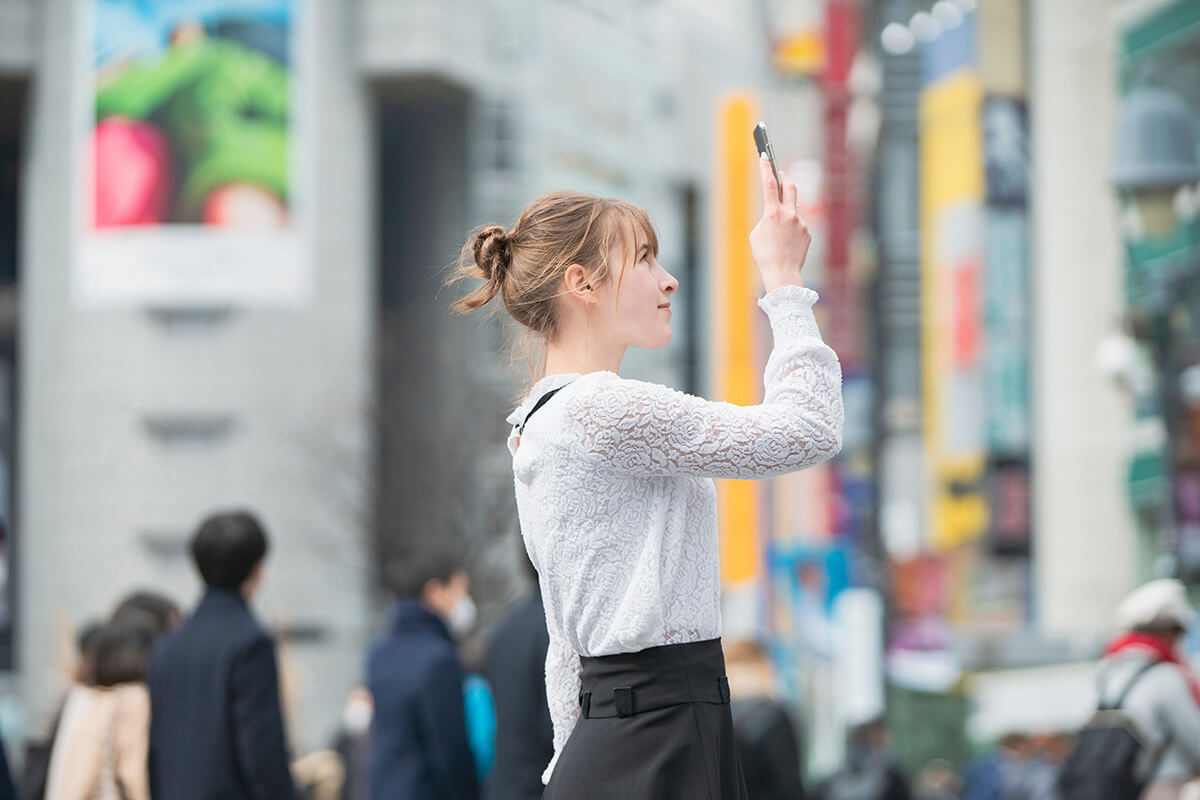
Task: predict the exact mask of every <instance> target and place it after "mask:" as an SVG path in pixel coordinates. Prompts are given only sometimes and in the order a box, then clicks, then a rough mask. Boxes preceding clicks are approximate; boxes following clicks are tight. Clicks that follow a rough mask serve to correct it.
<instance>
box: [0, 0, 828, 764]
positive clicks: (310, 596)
mask: <svg viewBox="0 0 1200 800" xmlns="http://www.w3.org/2000/svg"><path fill="white" fill-rule="evenodd" d="M93 6H94V4H93V3H91V2H87V0H0V217H2V218H0V258H3V257H4V256H5V255H9V259H8V262H6V263H3V264H0V512H6V513H4V516H6V517H8V518H9V519H10V524H11V534H10V536H9V539H8V540H7V542H6V544H7V545H8V551H7V552H8V553H10V554H11V564H10V565H9V567H8V572H7V574H8V584H7V592H8V594H7V597H6V600H7V601H8V610H9V611H10V612H11V613H10V614H9V615H8V618H7V622H8V627H7V637H4V635H3V633H4V630H5V629H4V628H3V627H0V639H3V640H4V641H3V642H2V643H0V659H3V658H5V657H7V661H5V662H4V663H0V667H5V668H7V670H8V671H7V672H5V673H4V675H5V680H4V682H3V683H2V684H0V687H2V691H3V693H4V696H5V698H6V699H5V700H4V701H3V702H4V705H0V716H3V717H4V719H3V720H2V721H0V724H2V727H3V728H4V730H5V734H6V736H16V737H20V736H21V735H22V734H24V733H27V732H30V731H36V730H37V729H39V727H40V720H41V717H42V715H43V714H44V712H46V711H47V710H49V709H50V708H51V707H52V703H53V700H54V698H55V696H56V693H57V692H58V691H59V689H60V688H61V686H62V684H63V680H64V677H65V672H64V670H65V669H66V668H67V666H69V664H70V662H71V661H72V657H73V653H72V649H73V644H72V638H71V633H72V631H73V630H74V627H75V626H76V625H77V624H78V623H80V622H82V621H84V620H87V619H90V618H95V617H96V616H98V615H100V614H102V613H103V611H104V610H105V609H107V608H109V607H110V606H111V604H112V603H113V601H114V600H115V599H116V598H117V597H119V596H120V595H121V594H122V593H123V592H125V591H126V590H128V589H129V588H132V587H138V586H146V587H152V588H157V589H160V590H163V591H165V592H167V593H168V594H170V595H171V596H172V597H174V598H175V599H176V600H178V601H179V602H180V603H181V604H184V605H190V604H191V603H192V602H194V599H195V597H196V595H197V591H198V586H197V583H196V580H195V578H194V576H193V573H192V568H191V565H190V563H189V559H188V557H187V553H186V547H185V544H186V540H187V537H188V535H189V534H190V532H191V530H192V529H193V527H194V525H195V524H196V523H197V522H198V520H199V519H200V518H201V517H202V515H204V514H205V513H207V512H208V511H210V510H212V509H214V508H222V507H229V506H235V505H236V506H240V505H244V506H249V507H251V508H254V509H256V510H257V511H258V512H260V514H261V515H262V517H263V519H264V520H265V522H266V524H267V526H268V527H269V530H270V532H271V534H272V536H273V547H272V553H271V555H270V559H269V562H268V574H267V581H266V585H265V589H264V592H263V595H262V597H261V599H260V600H259V601H258V608H259V610H260V612H261V615H262V616H263V617H264V618H265V619H266V620H268V621H269V623H270V624H271V625H272V626H273V627H274V628H275V629H276V630H277V632H278V633H279V634H280V641H281V643H282V663H283V665H284V672H285V691H286V693H287V697H288V700H289V713H290V716H291V721H292V729H293V732H294V736H295V739H296V744H297V747H299V748H301V749H308V748H312V747H318V746H323V745H325V744H326V743H327V742H328V740H329V737H330V736H331V735H332V734H333V732H334V729H335V726H336V723H337V720H338V716H339V710H340V708H341V704H342V701H343V698H344V696H345V692H346V691H347V690H348V689H349V688H350V687H351V686H352V685H353V684H354V683H355V682H356V681H358V680H359V677H360V664H361V656H362V650H363V647H364V645H365V643H366V641H367V640H368V638H369V637H370V635H371V634H372V633H373V632H374V631H375V630H376V629H377V627H378V625H379V623H380V620H381V614H380V612H381V610H382V609H383V608H384V599H385V595H384V593H383V591H382V584H383V577H384V573H385V571H386V566H387V564H388V562H389V560H391V559H396V558H402V557H403V554H404V553H405V552H406V551H407V549H409V548H412V547H415V546H419V544H420V541H421V539H422V537H432V536H442V535H452V536H457V537H460V538H464V539H467V540H470V541H471V542H472V543H473V544H474V553H475V556H474V558H475V563H476V564H477V566H478V569H479V572H480V574H481V575H482V576H483V580H481V581H480V582H481V585H482V588H481V590H480V591H482V592H485V593H490V595H491V596H492V597H494V598H503V597H507V596H509V595H511V592H512V590H513V580H514V579H513V577H512V575H513V571H512V568H513V565H514V564H515V563H516V558H517V556H516V555H515V552H514V541H513V539H512V534H513V531H514V527H513V525H514V523H513V522H512V521H511V515H510V514H509V513H508V512H507V510H506V509H507V508H508V506H507V505H506V504H509V503H511V499H510V497H511V488H510V485H509V482H510V481H511V475H510V472H509V469H508V465H507V462H506V454H505V452H504V450H503V437H504V434H505V431H504V426H503V416H504V415H505V414H506V412H507V409H508V405H509V403H510V402H511V400H512V397H513V394H514V393H515V391H516V390H517V389H518V386H519V383H520V381H521V376H520V369H519V366H518V367H517V368H515V369H510V368H509V364H508V363H507V359H505V358H504V357H503V356H502V355H501V354H502V353H503V352H504V349H503V348H504V342H505V341H506V338H507V335H508V331H507V329H506V328H505V327H504V326H502V325H499V324H496V323H494V322H491V321H487V320H478V321H477V320H470V321H461V320H455V319H453V318H452V317H450V315H449V314H448V313H447V311H446V309H447V306H448V304H449V300H450V298H451V297H452V296H453V290H444V289H442V287H441V283H442V278H443V276H444V274H445V273H444V271H443V269H444V267H445V266H446V265H447V264H449V263H450V262H451V261H452V260H453V259H454V257H455V256H456V254H457V252H458V248H459V247H460V245H461V243H462V241H463V238H464V234H465V232H466V231H467V230H468V229H469V228H470V227H472V226H473V225H475V224H478V223H481V222H485V221H487V222H491V221H500V222H506V223H511V221H512V218H513V215H514V213H515V212H516V211H517V210H518V209H519V208H520V207H521V205H523V204H524V203H525V202H526V201H527V200H528V199H529V198H530V197H531V196H533V195H534V194H536V193H538V192H540V191H543V190H546V189H550V188H561V187H569V188H574V189H580V190H584V191H593V192H597V193H603V194H612V195H619V196H621V197H623V198H626V199H629V200H632V201H634V202H638V203H640V204H643V205H645V206H646V207H647V208H648V209H649V210H650V212H651V215H652V217H653V218H654V219H655V221H656V223H657V225H658V227H659V234H660V240H661V242H662V251H663V259H662V260H663V263H664V264H666V265H668V266H669V267H671V268H673V269H674V270H675V271H676V273H677V274H678V275H679V277H680V279H681V281H682V282H683V284H684V286H685V287H686V288H685V289H684V291H683V292H682V293H681V300H682V302H679V303H677V306H679V307H680V310H681V311H682V312H683V313H682V314H679V315H677V317H676V326H677V331H678V332H679V334H680V335H678V336H677V339H676V343H675V344H673V345H672V347H671V348H668V349H666V350H665V351H661V352H657V353H646V354H639V355H638V356H637V357H634V356H631V358H630V359H629V363H628V366H629V368H630V369H629V372H630V374H633V375H638V374H647V373H651V374H654V375H655V376H656V378H657V379H659V380H664V379H665V381H666V382H668V383H673V384H674V385H676V386H679V387H680V388H694V389H699V390H703V389H705V388H706V381H707V374H706V373H707V371H706V368H705V350H706V346H707V340H706V338H705V337H706V335H707V326H706V324H705V321H706V318H707V311H706V309H707V303H708V298H707V294H706V288H705V287H706V286H707V280H706V275H707V274H708V271H709V265H710V253H709V245H708V242H709V235H708V230H709V227H710V220H711V219H712V214H713V210H712V209H713V203H712V198H711V196H710V189H709V185H710V182H711V177H712V171H713V169H714V166H713V157H712V149H713V146H714V144H713V138H714V135H715V133H714V130H715V125H714V121H713V115H714V114H715V110H716V108H717V104H718V101H719V98H720V96H721V94H722V92H724V91H726V90H729V89H734V88H736V89H742V90H744V89H747V88H751V89H753V88H755V87H758V86H762V85H764V82H765V77H764V76H765V64H764V60H763V57H762V55H761V53H760V49H761V48H760V47H759V46H758V37H759V33H758V28H757V20H755V19H754V18H752V16H750V17H748V16H747V15H746V14H745V13H744V9H743V7H742V5H741V4H740V3H737V2H733V0H728V2H703V3H696V2H690V3H688V2H663V3H656V4H644V3H635V2H619V3H612V2H603V3H601V2H583V1H582V0H579V1H578V2H567V1H566V0H524V1H523V2H516V3H513V2H504V3H501V2H498V0H479V1H478V2H467V0H436V1H435V0H409V1H408V2H404V3H397V2H392V0H359V2H324V0H322V1H320V2H318V1H317V0H294V2H293V3H292V4H291V8H292V9H293V10H294V12H295V18H294V29H293V32H292V33H293V37H294V38H293V39H292V47H293V48H294V49H293V50H292V51H291V52H292V54H293V56H294V61H293V62H291V63H292V70H293V71H292V73H291V80H292V81H293V87H294V88H293V93H292V97H293V98H294V99H297V103H296V105H295V111H294V114H293V116H292V118H291V125H292V133H293V135H294V139H293V144H292V148H293V151H292V160H291V165H292V169H293V170H294V172H295V177H296V181H297V186H298V189H297V199H296V201H295V202H296V205H295V212H296V214H295V216H294V218H293V219H294V227H295V229H296V231H297V232H298V236H299V238H298V239H297V242H298V244H296V249H295V254H296V256H297V261H296V263H297V264H299V266H298V267H297V270H298V271H297V273H296V275H297V276H298V277H296V283H295V286H293V287H292V290H289V292H288V293H286V296H284V297H281V298H274V299H272V298H267V299H266V300H265V301H264V300H263V298H261V297H257V298H254V299H247V297H246V295H245V294H244V293H242V292H241V290H240V288H239V285H238V283H237V281H236V280H234V282H233V283H231V284H229V286H227V287H226V288H225V289H224V290H221V291H206V292H191V293H189V292H188V291H186V290H185V291H178V292H174V293H168V294H164V295H159V296H151V295H152V293H151V294H145V293H143V294H141V295H137V294H136V293H134V294H131V295H126V296H123V297H122V298H119V299H117V300H113V299H112V298H108V299H101V300H98V301H97V300H96V298H95V297H94V296H93V295H90V294H89V293H88V292H89V291H90V290H88V289H87V286H86V285H85V283H84V282H83V278H82V277H81V275H82V273H81V272H80V263H81V260H82V259H84V257H85V256H87V255H88V248H89V247H91V246H92V245H93V244H94V241H93V239H92V238H89V237H91V236H92V233H91V232H90V231H89V230H88V229H87V227H86V226H83V225H82V224H81V219H82V217H81V216H80V213H81V212H80V211H79V210H80V209H81V208H86V206H87V201H88V200H89V198H90V194H89V193H90V191H91V189H90V185H89V184H88V183H87V182H86V179H87V173H86V170H85V169H83V168H82V167H81V165H86V163H87V162H86V159H85V158H84V154H85V152H87V147H86V143H87V141H88V139H87V136H88V131H89V126H90V125H91V124H92V113H91V109H90V107H89V105H88V104H89V103H90V102H91V96H90V92H91V89H90V87H91V85H92V80H93V78H92V74H91V65H92V63H93V60H94V59H93V58H92V55H91V51H90V50H89V46H90V45H89V43H90V42H92V41H93V39H94V38H95V32H94V31H93V30H91V27H90V26H91V20H92V19H93V13H94V8H93ZM796 98H797V96H796V94H795V93H794V92H793V93H790V94H784V95H780V96H777V99H776V100H773V101H771V102H778V103H782V104H793V103H795V102H798V101H797V99H796ZM794 108H795V107H794V105H793V111H794ZM784 138H785V139H786V135H785V136H784ZM800 138H801V140H802V141H808V140H806V139H804V136H803V134H801V135H800ZM747 141H748V143H749V132H747ZM803 146H804V145H803V144H800V145H797V146H796V147H797V148H802V147H803ZM207 235H208V234H203V233H202V234H201V238H200V239H198V240H197V242H198V245H197V246H198V247H208V246H209V245H210V244H211V242H209V241H207V240H206V239H205V238H204V237H205V236H207ZM186 249H187V248H177V252H174V253H166V254H165V255H164V254H160V255H159V256H158V258H159V259H160V260H161V261H160V262H155V263H152V264H150V265H149V266H150V267H155V268H156V267H159V266H163V267H166V268H172V266H171V265H172V264H175V261H176V260H181V261H182V260H186V258H187V257H188V256H189V255H191V256H194V255H195V254H194V253H187V252H179V250H186ZM196 252H199V250H197V251H196ZM256 252H259V255H251V254H252V253H256ZM14 254H15V255H14ZM226 255H227V259H222V262H223V263H220V264H213V265H211V266H213V268H214V269H216V268H217V267H220V268H221V269H223V270H226V271H228V270H229V269H230V268H235V269H234V273H233V274H234V275H235V276H236V270H237V269H243V268H244V269H245V270H246V274H250V273H251V272H253V271H254V270H256V269H259V268H262V267H264V264H263V263H262V262H264V261H271V260H272V255H271V252H270V251H267V258H265V259H264V258H263V257H262V255H261V252H260V251H254V250H253V249H252V248H251V249H246V250H240V249H239V248H238V247H237V246H233V247H230V248H228V249H227V251H226ZM242 262H245V263H242ZM118 266H119V267H120V268H122V269H124V268H126V267H128V266H129V265H128V264H119V265H118ZM176 266H177V265H176ZM103 277H104V276H103V275H102V274H101V279H103ZM81 287H83V288H81ZM6 392H8V393H9V395H11V396H12V398H15V399H10V401H9V402H7V403H6V402H5V393H6ZM464 489H465V490H466V491H464ZM488 610H489V609H488V607H486V606H485V607H484V611H485V612H487V611H488Z"/></svg>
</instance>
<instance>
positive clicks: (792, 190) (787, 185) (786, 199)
mask: <svg viewBox="0 0 1200 800" xmlns="http://www.w3.org/2000/svg"><path fill="white" fill-rule="evenodd" d="M779 181H780V183H782V184H783V199H782V200H781V201H780V204H781V205H782V206H783V210H784V211H795V212H796V213H797V214H799V213H800V205H799V203H797V202H796V184H794V183H792V179H791V178H789V177H788V176H787V174H786V173H780V175H779Z"/></svg>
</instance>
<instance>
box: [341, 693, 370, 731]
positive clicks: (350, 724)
mask: <svg viewBox="0 0 1200 800" xmlns="http://www.w3.org/2000/svg"><path fill="white" fill-rule="evenodd" d="M374 710H375V709H374V708H373V707H372V706H371V704H370V703H369V702H368V701H366V700H351V701H350V702H349V703H346V707H345V708H343V709H342V727H344V728H345V729H346V732H347V733H349V734H352V735H358V734H361V733H366V732H367V729H368V728H370V727H371V716H372V714H373V712H374Z"/></svg>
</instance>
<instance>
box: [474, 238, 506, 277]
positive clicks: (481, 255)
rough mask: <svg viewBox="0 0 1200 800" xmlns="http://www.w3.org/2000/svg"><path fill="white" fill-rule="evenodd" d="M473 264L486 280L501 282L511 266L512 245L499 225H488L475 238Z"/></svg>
mask: <svg viewBox="0 0 1200 800" xmlns="http://www.w3.org/2000/svg"><path fill="white" fill-rule="evenodd" d="M474 252H475V264H476V265H477V266H478V267H479V271H480V272H482V273H483V277H484V278H486V279H487V280H489V281H491V280H503V278H504V275H505V273H507V272H508V268H509V267H510V266H511V265H512V245H511V243H510V242H509V239H508V234H506V233H505V232H504V228H502V227H500V226H499V225H489V226H488V227H486V228H484V229H483V230H481V231H480V232H479V235H477V236H476V237H475V247H474Z"/></svg>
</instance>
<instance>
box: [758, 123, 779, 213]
mask: <svg viewBox="0 0 1200 800" xmlns="http://www.w3.org/2000/svg"><path fill="white" fill-rule="evenodd" d="M754 146H755V147H757V148H758V152H759V153H760V154H762V153H766V154H767V158H768V159H770V161H771V172H772V173H774V175H775V189H776V191H777V192H778V193H779V200H780V202H782V201H783V184H782V183H780V182H779V167H778V165H776V164H775V150H774V149H773V148H772V147H771V137H769V136H767V124H766V123H765V122H760V123H758V124H757V125H755V126H754Z"/></svg>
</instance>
